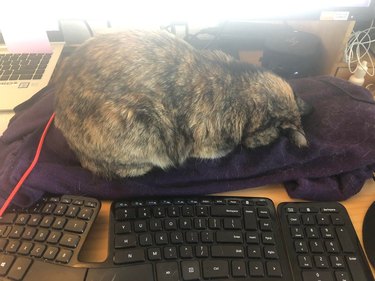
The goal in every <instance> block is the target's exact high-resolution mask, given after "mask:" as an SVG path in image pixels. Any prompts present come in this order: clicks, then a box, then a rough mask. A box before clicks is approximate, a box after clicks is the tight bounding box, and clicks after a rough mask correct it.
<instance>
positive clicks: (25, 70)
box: [0, 54, 51, 81]
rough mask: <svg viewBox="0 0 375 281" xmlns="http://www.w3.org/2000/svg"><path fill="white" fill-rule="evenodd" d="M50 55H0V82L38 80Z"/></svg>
mask: <svg viewBox="0 0 375 281" xmlns="http://www.w3.org/2000/svg"><path fill="white" fill-rule="evenodd" d="M50 58H51V54H0V81H8V80H9V81H13V80H39V79H41V78H42V76H43V73H44V71H45V69H46V67H47V65H48V62H49V60H50Z"/></svg>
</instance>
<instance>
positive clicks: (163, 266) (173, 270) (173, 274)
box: [156, 262, 180, 281]
mask: <svg viewBox="0 0 375 281" xmlns="http://www.w3.org/2000/svg"><path fill="white" fill-rule="evenodd" d="M156 274H157V277H158V281H179V280H180V272H179V268H178V264H177V262H164V263H157V264H156Z"/></svg>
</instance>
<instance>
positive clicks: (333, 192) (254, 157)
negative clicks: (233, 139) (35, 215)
mask: <svg viewBox="0 0 375 281" xmlns="http://www.w3.org/2000/svg"><path fill="white" fill-rule="evenodd" d="M290 83H291V85H292V87H293V89H294V91H295V93H296V94H297V95H299V96H300V97H301V98H302V99H304V100H305V101H306V102H307V103H309V104H310V105H311V106H312V107H313V108H314V110H313V112H312V113H311V114H310V115H308V116H305V117H304V118H303V126H304V129H305V132H306V137H307V139H308V141H309V147H308V148H304V149H298V148H296V147H294V146H293V145H292V144H291V143H289V141H288V140H287V138H285V137H282V138H280V139H279V140H278V141H276V142H275V143H272V144H271V145H268V146H265V147H259V148H256V149H253V150H249V149H246V148H245V147H241V146H240V147H237V148H236V149H235V150H234V151H233V152H231V153H230V154H229V155H227V156H225V157H223V158H220V159H215V160H202V159H188V161H187V162H186V163H184V164H183V165H182V166H181V167H178V168H172V169H169V170H167V171H162V170H159V169H154V170H152V171H151V172H150V173H148V174H146V175H144V176H141V177H134V178H124V179H116V180H111V181H108V180H106V179H103V178H99V177H97V176H95V175H93V174H92V173H90V172H89V171H88V170H86V169H84V168H82V167H81V166H80V164H79V162H78V160H77V158H76V157H75V155H74V153H73V152H72V151H71V150H70V148H69V146H68V145H67V143H66V141H65V139H64V137H63V136H62V134H61V132H60V131H59V130H58V129H57V128H55V127H54V126H53V125H52V126H51V128H50V130H49V131H48V134H47V137H46V140H45V143H44V146H43V149H42V153H41V155H40V158H39V162H38V164H37V165H36V167H35V169H34V170H33V171H32V173H31V174H30V176H29V177H28V179H27V180H26V182H25V183H24V185H23V186H22V187H21V189H20V191H19V193H18V194H17V195H16V197H15V199H14V202H13V203H14V204H16V205H19V206H29V205H31V204H33V203H34V202H35V201H36V200H38V199H39V198H40V197H41V196H42V195H43V194H44V193H47V192H48V193H53V194H80V195H86V196H94V197H97V198H100V199H118V198H129V197H142V196H164V195H168V196H183V195H201V194H209V193H217V192H224V191H230V190H237V189H242V188H249V187H256V186H261V185H266V184H276V183H284V184H285V187H286V189H287V192H288V194H289V195H290V196H291V197H294V198H303V199H309V200H344V199H347V198H349V197H351V196H353V195H354V194H356V193H357V192H359V191H360V190H361V188H362V186H363V184H364V182H365V181H366V180H367V179H369V178H371V177H372V172H373V171H374V170H375V105H374V101H373V98H372V96H371V94H370V93H369V92H368V91H367V90H366V89H364V88H362V87H358V86H355V85H352V84H350V83H349V82H347V81H344V80H341V79H337V78H332V77H328V76H321V77H314V78H302V79H296V80H291V81H290ZM53 103H54V92H53V88H51V87H47V88H45V89H43V90H42V91H40V92H39V93H38V94H37V95H35V96H34V97H33V98H31V99H30V100H28V101H26V102H25V103H23V104H22V105H20V106H18V107H17V108H15V112H16V115H15V116H14V117H13V118H12V120H11V122H10V124H9V126H8V129H7V130H6V131H5V132H4V134H3V136H2V137H1V138H0V190H1V193H0V205H2V204H3V203H4V200H5V199H6V198H7V196H8V195H9V193H10V192H11V190H12V188H13V187H14V186H15V185H16V183H17V182H18V180H19V179H20V177H21V176H22V174H23V173H24V171H25V170H26V169H27V167H28V166H29V165H30V163H31V161H32V159H33V157H34V155H35V150H36V147H37V144H38V141H39V138H40V136H41V133H42V131H43V129H44V126H45V125H46V123H47V121H48V119H49V117H50V116H51V114H52V113H53Z"/></svg>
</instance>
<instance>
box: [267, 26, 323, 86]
mask: <svg viewBox="0 0 375 281" xmlns="http://www.w3.org/2000/svg"><path fill="white" fill-rule="evenodd" d="M321 50H322V46H321V41H320V38H319V37H317V36H315V35H313V34H311V33H307V32H301V31H288V30H285V31H284V32H280V33H277V34H274V35H273V36H271V37H269V38H268V39H266V40H265V43H264V51H263V58H262V66H263V67H265V68H267V69H269V70H272V71H273V72H274V73H276V74H278V75H280V76H281V77H283V78H286V79H290V78H301V77H308V76H314V75H316V74H317V73H318V71H319V68H320V66H321V63H320V61H321V57H322V52H321Z"/></svg>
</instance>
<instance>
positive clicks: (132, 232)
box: [0, 195, 372, 281]
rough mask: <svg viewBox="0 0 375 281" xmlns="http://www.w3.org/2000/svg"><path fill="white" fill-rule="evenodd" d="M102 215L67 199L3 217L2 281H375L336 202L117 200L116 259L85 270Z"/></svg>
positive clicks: (113, 224)
mask: <svg viewBox="0 0 375 281" xmlns="http://www.w3.org/2000/svg"><path fill="white" fill-rule="evenodd" d="M99 208H100V202H99V201H97V200H95V199H92V198H86V197H79V196H66V195H64V196H62V197H50V198H48V197H47V198H44V199H43V200H42V201H41V202H40V203H38V204H37V205H36V206H34V207H33V208H30V209H27V210H24V209H22V210H9V211H8V212H7V213H6V214H5V215H4V216H3V217H2V218H0V280H2V281H3V280H23V281H34V280H35V281H47V280H48V281H49V280H54V281H60V280H61V281H63V280H64V281H65V280H69V281H99V280H100V281H106V280H108V281H120V280H121V281H145V280H147V281H148V280H150V281H152V280H154V281H183V280H184V281H185V280H186V281H188V280H202V281H203V280H232V281H234V280H242V281H245V280H255V281H261V280H262V281H271V280H272V281H277V280H280V281H281V280H288V281H291V280H296V281H298V280H301V281H366V280H372V278H371V276H372V275H371V271H370V269H369V266H368V264H367V263H366V260H365V258H364V254H363V252H362V250H361V248H360V244H359V242H358V239H357V236H356V234H355V232H354V229H353V226H352V224H351V221H350V219H349V216H348V214H347V213H346V211H345V209H344V207H343V206H342V205H340V204H338V203H308V202H305V203H282V204H280V205H279V207H278V214H277V213H276V210H275V208H274V205H273V203H272V201H271V200H269V199H267V198H244V197H242V198H241V197H218V196H209V197H189V198H179V199H171V198H157V199H142V200H123V201H115V202H113V203H112V205H111V209H110V218H109V235H108V237H109V239H108V257H107V259H106V260H105V261H103V262H100V263H85V262H84V261H80V260H79V252H80V250H81V248H82V246H83V243H84V242H85V240H86V238H87V235H88V232H89V231H90V228H91V226H92V224H93V222H94V220H95V218H96V217H97V214H98V210H99ZM51 274H53V277H51ZM2 278H3V279H2Z"/></svg>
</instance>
